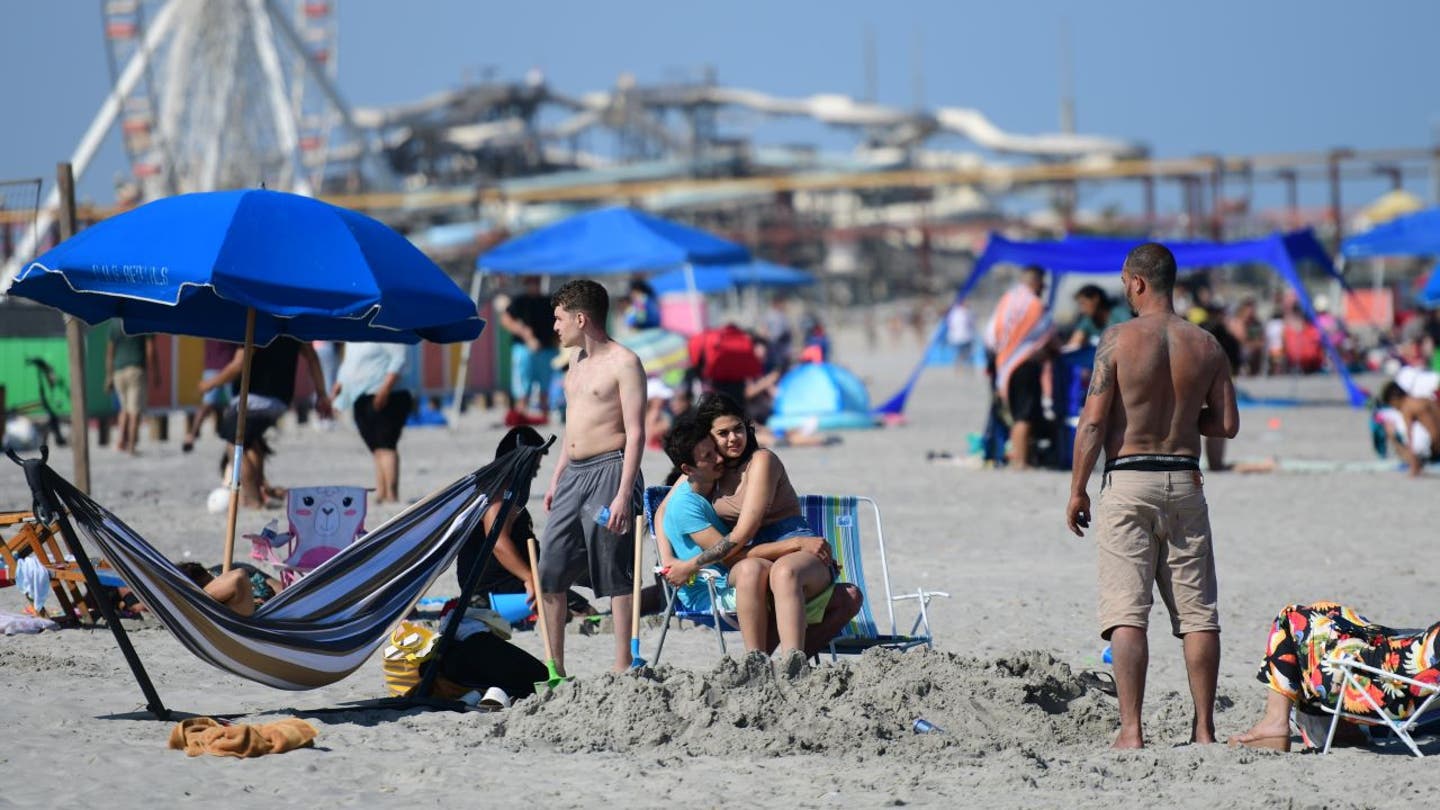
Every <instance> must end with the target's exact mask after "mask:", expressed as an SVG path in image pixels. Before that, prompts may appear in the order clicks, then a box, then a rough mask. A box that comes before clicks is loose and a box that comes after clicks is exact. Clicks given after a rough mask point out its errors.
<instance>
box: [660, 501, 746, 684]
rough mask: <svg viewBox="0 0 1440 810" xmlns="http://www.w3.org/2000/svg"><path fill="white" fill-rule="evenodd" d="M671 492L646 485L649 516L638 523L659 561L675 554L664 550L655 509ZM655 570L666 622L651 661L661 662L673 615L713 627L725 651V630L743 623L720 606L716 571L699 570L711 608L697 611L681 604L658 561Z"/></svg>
mask: <svg viewBox="0 0 1440 810" xmlns="http://www.w3.org/2000/svg"><path fill="white" fill-rule="evenodd" d="M669 492H670V487H646V488H645V496H644V502H645V503H644V513H645V516H644V517H645V519H644V520H642V521H641V522H640V525H637V526H636V527H635V531H637V532H649V533H650V541H651V543H652V544H653V545H654V546H655V560H656V562H657V563H658V562H659V561H660V560H663V559H665V557H666V556H670V557H673V556H675V554H674V550H673V549H671V550H669V551H670V553H669V554H668V555H667V554H661V553H660V542H661V541H660V533H659V532H657V531H655V512H656V511H657V510H658V509H659V508H660V502H661V501H664V500H665V496H666V495H667V494H668V493H669ZM654 570H655V574H656V579H658V580H659V581H660V587H661V589H662V591H663V592H664V594H665V618H664V623H663V624H662V625H661V627H660V638H659V640H658V641H656V643H655V655H654V657H653V658H651V660H650V663H651V665H652V666H653V665H658V664H659V663H660V654H661V653H662V652H663V651H664V650H665V636H666V634H668V633H669V632H670V620H671V619H680V620H682V621H688V622H692V623H694V624H697V625H699V626H701V627H708V628H710V629H711V630H713V631H714V632H715V641H716V644H717V645H718V646H719V648H720V654H721V655H724V654H725V631H727V630H730V631H738V630H739V629H740V624H739V621H738V620H737V619H736V618H735V616H734V615H733V614H729V613H722V612H721V611H720V609H719V607H718V606H717V605H718V604H719V599H718V598H717V597H716V593H715V579H716V577H715V574H714V572H712V571H708V570H702V571H701V572H700V573H699V574H698V576H699V578H700V579H701V581H703V582H704V583H705V586H706V587H707V588H708V589H709V590H710V610H708V611H693V610H687V609H686V608H685V606H684V605H682V604H680V599H679V597H678V596H677V595H676V591H677V588H676V587H675V586H674V585H671V584H670V583H669V581H667V580H666V579H665V577H663V576H661V575H660V570H661V569H660V567H659V566H658V565H657V567H656V568H655V569H654Z"/></svg>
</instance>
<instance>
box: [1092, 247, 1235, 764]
mask: <svg viewBox="0 0 1440 810" xmlns="http://www.w3.org/2000/svg"><path fill="white" fill-rule="evenodd" d="M1120 280H1121V282H1122V283H1123V284H1124V285H1125V300H1126V301H1127V302H1128V303H1129V304H1130V306H1131V308H1132V309H1133V310H1134V311H1135V313H1136V315H1137V317H1136V318H1135V319H1134V320H1130V321H1127V322H1125V323H1122V324H1116V325H1114V326H1112V327H1111V328H1109V329H1106V330H1105V331H1104V332H1103V333H1102V334H1101V336H1100V346H1099V348H1098V349H1097V350H1096V353H1095V368H1094V372H1093V374H1092V376H1091V379H1090V390H1089V393H1088V394H1087V396H1086V400H1085V406H1084V410H1082V411H1081V413H1080V423H1079V426H1078V428H1077V430H1076V433H1075V456H1074V457H1075V466H1074V470H1073V473H1072V475H1071V479H1070V501H1069V503H1068V504H1067V505H1066V508H1065V517H1066V522H1067V523H1068V525H1069V527H1070V531H1072V532H1074V533H1075V534H1076V536H1079V537H1083V536H1084V531H1083V530H1084V529H1086V528H1088V527H1089V526H1090V521H1091V511H1090V496H1089V495H1088V494H1087V493H1086V484H1087V482H1088V480H1089V478H1090V473H1091V471H1092V470H1093V469H1094V468H1095V462H1096V460H1097V459H1098V458H1099V456H1100V450H1101V448H1104V450H1105V459H1106V460H1105V472H1104V477H1103V479H1102V484H1101V495H1100V499H1099V504H1098V507H1099V508H1098V510H1097V511H1096V512H1095V514H1094V517H1095V521H1096V527H1095V539H1096V547H1097V549H1098V551H1099V579H1100V629H1101V633H1100V636H1101V638H1104V639H1106V640H1108V641H1109V642H1110V645H1111V649H1112V654H1113V656H1114V661H1115V687H1116V691H1117V696H1118V697H1119V700H1120V733H1119V736H1118V737H1116V739H1115V744H1114V747H1116V748H1141V747H1143V746H1144V744H1145V737H1144V734H1143V733H1142V731H1141V723H1140V713H1141V707H1142V705H1143V703H1144V699H1145V672H1146V669H1147V668H1148V667H1149V663H1150V650H1149V642H1148V640H1147V638H1146V628H1147V627H1148V625H1149V617H1150V608H1151V605H1152V604H1153V602H1154V597H1153V594H1152V592H1153V590H1154V587H1155V586H1156V585H1159V587H1160V597H1161V598H1162V599H1163V600H1164V601H1165V607H1166V608H1167V609H1169V611H1170V624H1171V628H1172V630H1173V632H1174V633H1175V635H1176V636H1177V637H1179V638H1180V639H1182V640H1183V644H1184V650H1185V669H1186V671H1187V673H1188V676H1189V681H1190V696H1191V698H1192V700H1193V701H1194V704H1195V715H1194V720H1193V725H1192V730H1191V741H1192V742H1201V743H1210V742H1214V741H1215V718H1214V713H1215V687H1216V680H1217V678H1218V676H1219V670H1220V621H1219V613H1218V611H1217V609H1216V601H1217V596H1216V591H1217V588H1216V582H1215V558H1214V554H1213V550H1212V548H1211V538H1210V516H1209V512H1208V507H1207V505H1206V503H1205V492H1204V488H1203V485H1204V476H1203V475H1202V474H1201V472H1200V444H1201V437H1202V436H1223V437H1224V438H1227V439H1233V438H1234V437H1235V434H1236V433H1238V432H1239V430H1240V414H1239V411H1238V410H1237V409H1236V405H1235V387H1234V383H1233V382H1232V380H1231V378H1230V361H1229V360H1228V359H1227V358H1226V356H1225V352H1224V351H1223V350H1222V349H1221V348H1220V344H1219V343H1218V342H1216V340H1215V337H1214V336H1213V335H1211V334H1210V333H1208V332H1206V331H1205V330H1203V329H1201V328H1200V327H1198V326H1195V325H1194V324H1191V323H1189V322H1188V321H1186V320H1185V319H1184V318H1181V317H1179V316H1178V315H1176V314H1175V308H1174V303H1173V302H1172V295H1173V292H1174V287H1175V257H1174V256H1173V255H1171V253H1170V251H1169V250H1168V249H1167V248H1165V247H1164V246H1163V245H1158V244H1155V243H1148V244H1144V245H1141V246H1139V247H1137V248H1135V249H1134V250H1132V251H1130V254H1129V255H1128V256H1126V257H1125V264H1124V267H1123V268H1122V270H1121V272H1120Z"/></svg>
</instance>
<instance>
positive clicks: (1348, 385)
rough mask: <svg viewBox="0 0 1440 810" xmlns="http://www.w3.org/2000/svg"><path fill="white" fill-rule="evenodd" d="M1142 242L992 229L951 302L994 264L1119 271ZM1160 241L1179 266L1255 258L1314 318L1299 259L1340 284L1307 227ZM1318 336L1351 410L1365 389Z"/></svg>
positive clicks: (891, 408) (897, 401) (905, 393)
mask: <svg viewBox="0 0 1440 810" xmlns="http://www.w3.org/2000/svg"><path fill="white" fill-rule="evenodd" d="M1143 241H1144V240H1141V239H1110V238H1096V237H1078V236H1071V237H1067V238H1066V239H1064V240H1062V241H1037V242H1022V241H1013V240H1010V239H1006V238H1005V237H1003V236H1001V235H1000V234H998V233H991V234H990V239H989V243H988V244H987V245H986V247H985V252H984V253H982V254H981V255H980V258H979V259H977V260H976V261H975V268H974V269H973V270H971V272H970V277H969V278H967V279H966V280H965V284H964V285H963V286H961V288H960V291H959V292H958V293H957V294H956V300H957V301H964V300H965V299H966V297H968V296H969V295H970V293H971V291H973V290H974V289H975V286H976V285H977V284H979V283H980V279H982V278H984V277H985V275H986V274H987V273H989V272H990V271H991V270H992V269H993V268H994V267H995V266H996V265H997V264H1017V265H1035V266H1039V267H1043V268H1045V269H1046V270H1048V271H1050V272H1051V273H1054V274H1055V275H1057V276H1059V275H1062V274H1065V273H1092V274H1094V273H1113V274H1115V275H1119V273H1120V267H1121V265H1123V264H1124V263H1125V256H1126V254H1128V253H1129V252H1130V251H1131V250H1132V249H1133V248H1134V247H1135V246H1137V245H1139V244H1141V243H1142V242H1143ZM1165 245H1166V247H1168V248H1170V250H1171V251H1172V252H1173V253H1174V254H1175V262H1176V264H1177V265H1179V266H1180V267H1186V268H1197V267H1213V266H1216V265H1222V264H1235V263H1239V262H1260V263H1264V264H1268V265H1270V266H1271V267H1273V268H1275V271H1276V272H1277V273H1279V274H1280V276H1281V277H1282V278H1284V279H1285V281H1286V282H1287V283H1288V284H1289V285H1290V286H1291V288H1292V289H1293V290H1294V291H1295V296H1296V299H1297V301H1298V302H1299V304H1300V307H1301V309H1302V310H1303V311H1304V312H1305V315H1306V317H1308V318H1310V319H1311V320H1314V319H1315V317H1316V313H1315V307H1314V304H1312V303H1311V301H1310V295H1309V293H1307V292H1306V291H1305V285H1304V284H1302V283H1301V281H1300V275H1299V272H1298V271H1297V270H1296V265H1297V264H1299V263H1300V262H1304V261H1310V262H1314V263H1316V264H1317V265H1319V266H1320V268H1321V269H1322V270H1324V271H1325V273H1326V274H1327V275H1329V276H1330V277H1332V278H1334V279H1336V280H1337V281H1339V282H1340V283H1341V284H1342V285H1344V284H1345V280H1344V278H1343V277H1342V276H1341V275H1340V273H1339V272H1338V271H1337V270H1336V269H1335V266H1334V265H1333V264H1332V263H1331V261H1330V256H1329V254H1328V253H1326V252H1325V248H1324V246H1323V245H1321V244H1320V241H1319V240H1318V239H1316V238H1315V233H1314V232H1313V231H1311V230H1309V229H1306V230H1303V231H1295V232H1293V233H1287V234H1280V233H1276V234H1272V235H1270V236H1266V237H1262V238H1259V239H1246V240H1242V241H1238V242H1191V241H1177V242H1166V243H1165ZM1056 286H1057V285H1051V296H1052V297H1053V296H1054V294H1055V292H1054V291H1055V287H1056ZM1347 289H1348V287H1347ZM942 326H943V325H942ZM942 335H943V330H942V329H937V330H936V332H935V335H934V337H933V338H932V342H933V341H935V340H939V339H941V336H942ZM1321 340H1322V342H1323V343H1324V346H1325V351H1326V353H1327V354H1328V355H1329V357H1330V361H1331V363H1332V364H1333V365H1334V366H1335V368H1336V370H1337V371H1338V372H1339V374H1340V379H1341V382H1342V383H1343V384H1344V386H1345V391H1346V394H1347V395H1348V397H1349V399H1350V403H1351V404H1352V405H1354V406H1355V407H1357V408H1358V407H1360V406H1362V405H1364V404H1365V401H1366V399H1367V396H1366V393H1365V392H1364V391H1363V390H1361V388H1360V387H1359V386H1358V385H1356V384H1355V381H1354V379H1352V378H1351V376H1350V372H1349V370H1348V369H1346V368H1345V364H1344V363H1343V362H1342V361H1341V359H1340V355H1339V353H1338V352H1337V351H1336V349H1335V347H1334V346H1333V345H1332V344H1331V343H1330V341H1329V338H1328V337H1327V336H1326V335H1325V334H1324V332H1323V331H1322V332H1321ZM924 369H925V359H924V357H922V358H921V360H920V363H919V365H918V366H917V367H916V368H915V370H914V371H913V372H911V374H910V378H909V379H908V380H906V382H905V385H904V387H903V388H901V389H900V391H899V392H898V393H896V394H895V396H893V397H891V398H890V399H889V400H888V401H887V402H886V403H885V404H883V405H881V406H880V407H879V408H877V409H876V410H877V412H878V413H881V414H885V415H895V416H898V415H899V414H901V413H902V412H903V411H904V409H905V400H906V399H907V398H908V397H909V396H910V391H911V390H912V389H913V388H914V387H915V383H916V382H917V381H918V380H919V378H920V373H921V372H922V371H924Z"/></svg>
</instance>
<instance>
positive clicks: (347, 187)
mask: <svg viewBox="0 0 1440 810" xmlns="http://www.w3.org/2000/svg"><path fill="white" fill-rule="evenodd" d="M102 13H103V15H104V32H105V42H106V48H107V52H108V55H109V64H110V72H111V81H112V92H111V93H110V95H109V96H108V97H107V98H106V100H105V102H104V103H103V104H102V105H101V107H100V109H99V110H98V111H97V113H96V115H95V118H94V120H93V121H92V123H91V125H90V127H89V128H88V129H87V130H86V131H85V133H84V134H83V136H82V137H81V138H80V141H79V144H78V146H77V147H76V148H75V150H74V153H73V154H72V156H71V157H70V162H71V163H72V164H73V166H74V170H75V172H76V174H77V175H79V174H83V173H84V172H85V171H86V169H87V168H89V166H90V164H91V162H92V159H93V158H94V156H95V154H96V151H97V150H98V148H99V146H100V145H101V143H102V142H103V141H104V139H105V138H106V137H107V136H109V135H110V134H111V133H112V132H114V131H116V130H118V131H119V133H120V137H121V138H122V140H123V143H124V148H125V154H126V156H127V158H128V160H129V172H128V176H127V177H126V178H124V180H123V182H121V183H119V184H118V185H117V189H116V191H117V195H116V196H117V202H116V206H115V207H118V208H123V207H128V206H131V205H134V204H136V203H138V202H143V201H145V200H148V199H153V198H155V197H159V196H165V195H169V194H177V193H184V192H191V191H203V190H211V189H219V188H236V187H255V186H259V185H261V184H263V185H265V186H266V187H269V188H276V189H287V190H291V191H295V192H298V193H302V194H315V195H321V196H324V197H325V198H327V199H330V200H332V201H334V202H337V203H339V204H342V205H346V206H349V207H352V208H358V209H362V210H367V211H370V212H371V213H373V214H374V215H376V216H378V217H380V218H381V219H384V220H386V221H387V222H390V223H391V224H393V225H395V226H397V227H399V228H401V229H402V230H404V231H406V232H407V233H409V234H410V235H411V238H412V239H413V240H415V241H416V242H417V244H420V245H421V247H423V248H425V249H426V250H427V251H429V252H431V253H432V255H435V256H436V257H437V258H438V259H440V260H441V261H443V262H446V263H447V264H451V265H452V266H454V267H455V268H457V269H459V268H462V267H465V266H467V265H468V266H473V265H470V264H468V263H473V259H474V256H475V255H476V254H477V252H478V251H479V249H480V247H481V246H482V245H483V244H485V243H486V242H487V241H488V240H493V239H494V238H495V234H497V233H500V232H514V231H516V230H520V229H524V228H528V227H531V226H534V225H539V224H543V223H545V222H548V221H551V220H553V219H556V218H558V217H560V216H564V215H566V214H569V213H573V212H574V211H577V210H580V209H582V208H584V207H589V206H594V205H598V204H605V203H616V202H618V203H626V204H634V205H641V206H644V207H646V208H648V209H650V210H654V211H658V212H661V213H663V214H665V215H667V216H672V217H676V218H680V219H684V220H688V221H691V222H695V223H697V224H701V225H705V226H707V227H710V228H714V229H716V230H719V231H721V232H725V233H728V234H730V235H732V236H734V237H736V238H739V239H742V240H744V241H746V242H747V243H748V244H750V245H751V246H752V247H754V248H756V250H757V252H759V253H760V254H762V255H764V256H766V257H767V258H771V259H774V260H778V261H781V262H786V263H791V264H796V265H800V266H804V267H808V268H815V269H823V270H827V271H829V272H832V273H835V274H841V275H844V274H855V273H857V272H862V268H864V270H863V274H864V275H867V276H868V275H871V273H872V272H874V271H873V270H872V269H870V268H872V267H873V266H875V265H877V264H878V265H885V264H889V265H891V267H890V272H888V273H884V275H888V276H892V277H893V276H903V277H912V276H916V277H923V276H926V275H928V274H929V273H930V269H931V268H930V263H929V257H930V252H931V250H932V249H933V250H937V251H941V252H944V251H946V250H949V249H951V248H955V249H958V250H961V251H964V250H968V249H969V248H970V247H973V246H974V244H975V242H976V239H977V238H978V236H979V235H980V234H983V232H984V230H985V229H986V228H987V227H992V226H996V225H999V224H1005V223H1006V222H1009V221H1012V220H1013V218H1014V216H1015V215H1016V213H1017V211H1018V210H1020V208H1021V207H1023V206H1015V205H1011V204H1010V202H1011V201H1012V200H1013V199H1014V198H1015V197H1016V196H1017V195H1028V197H1029V199H1030V203H1029V207H1028V211H1026V212H1025V213H1024V214H1023V216H1024V218H1025V219H1026V220H1027V222H1028V224H1029V225H1031V226H1035V227H1038V228H1039V229H1042V230H1049V231H1051V232H1057V233H1058V232H1061V231H1064V230H1068V229H1071V228H1073V227H1075V226H1076V225H1081V226H1086V227H1103V226H1104V225H1105V224H1106V223H1097V221H1096V219H1097V217H1099V215H1097V214H1096V213H1095V212H1092V211H1086V210H1084V209H1083V208H1082V206H1081V205H1080V192H1081V189H1082V187H1090V186H1093V185H1095V184H1098V183H1105V182H1125V183H1129V184H1132V185H1136V186H1138V189H1139V194H1138V195H1137V197H1138V199H1139V200H1140V205H1141V207H1142V209H1143V213H1142V214H1139V215H1134V216H1133V217H1132V218H1131V219H1130V220H1128V221H1126V222H1124V223H1121V224H1123V225H1125V226H1128V227H1129V228H1130V230H1132V231H1133V230H1137V229H1141V230H1164V231H1167V232H1169V233H1178V234H1180V235H1193V236H1202V235H1203V236H1208V237H1221V236H1224V235H1226V233H1227V232H1228V233H1229V234H1230V235H1238V234H1239V233H1241V232H1251V231H1255V230H1259V229H1262V228H1273V227H1293V226H1296V225H1299V224H1302V223H1310V224H1318V225H1321V226H1322V227H1329V229H1330V235H1331V236H1332V238H1333V237H1334V236H1336V235H1338V232H1339V226H1340V225H1341V223H1342V208H1341V202H1342V201H1341V194H1340V191H1341V185H1342V183H1343V182H1344V181H1347V180H1353V179H1368V180H1369V181H1371V182H1373V181H1374V179H1375V178H1376V176H1377V174H1378V175H1381V176H1384V177H1388V178H1390V181H1391V183H1392V184H1393V186H1394V187H1395V188H1400V187H1401V185H1402V183H1403V178H1404V176H1405V175H1406V174H1410V175H1412V176H1413V175H1415V174H1416V173H1417V172H1423V173H1428V175H1429V176H1430V177H1431V178H1432V179H1434V178H1435V177H1436V176H1437V174H1440V173H1437V172H1436V171H1435V168H1434V166H1435V162H1436V157H1437V150H1436V149H1434V148H1418V149H1391V150H1375V151H1368V152H1362V151H1353V150H1346V149H1336V150H1329V151H1325V152H1314V153H1301V154H1277V155H1255V156H1247V157H1233V156H1222V155H1203V156H1198V157H1190V158H1178V159H1176V158H1167V159H1157V158H1151V157H1149V155H1148V151H1147V149H1146V147H1145V146H1144V145H1142V144H1140V143H1138V142H1136V141H1132V140H1126V139H1120V138H1112V137H1103V136H1096V135H1085V134H1077V133H1075V132H1073V131H1069V130H1073V126H1070V125H1069V122H1071V121H1073V103H1072V102H1071V101H1070V100H1069V99H1063V100H1062V104H1061V115H1060V116H1059V118H1060V120H1061V121H1062V122H1065V124H1064V125H1062V127H1061V129H1062V130H1066V131H1061V132H1056V133H1052V134H1038V135H1037V134H1017V133H1012V132H1007V131H1005V130H1003V129H1001V128H1000V127H999V126H997V125H996V124H995V123H993V122H992V121H990V119H988V118H987V117H986V116H985V115H984V114H983V113H981V112H980V111H977V110H974V109H968V108H962V107H953V106H939V107H934V108H930V109H921V108H900V107H897V106H890V105H885V104H879V103H875V102H873V101H863V100H857V99H855V98H852V97H849V96H845V95H838V94H817V95H811V96H807V97H803V98H784V97H779V96H775V95H771V94H767V93H764V92H760V91H756V90H749V89H740V88H734V87H727V86H724V85H723V84H721V83H720V82H719V81H718V80H717V77H716V75H715V74H714V73H713V72H710V71H707V72H706V74H705V75H704V76H702V77H700V78H698V79H697V80H694V81H687V82H677V83H666V84H656V85H648V84H642V83H639V82H637V81H635V80H634V79H633V78H632V77H629V76H621V77H620V78H619V79H618V80H617V81H616V82H615V85H614V86H613V87H612V88H610V89H608V90H601V91H597V92H589V93H582V94H573V93H567V92H563V91H561V90H559V89H557V88H554V87H551V86H550V85H549V84H548V83H547V82H546V81H545V78H544V76H543V75H542V74H541V73H539V72H538V71H532V72H531V73H530V74H528V75H526V76H524V77H523V78H522V79H521V80H519V81H513V82H504V81H496V80H489V79H487V80H485V81H481V82H478V83H468V84H466V85H464V86H461V87H459V88H457V89H452V90H446V91H443V92H439V93H436V94H434V95H432V96H429V97H427V98H424V99H421V100H418V101H415V102H413V103H408V104H402V105H399V106H395V107H388V108H364V107H353V106H351V105H350V104H348V103H347V101H346V99H345V96H344V95H343V94H342V93H341V92H340V89H339V87H338V86H337V83H336V65H337V60H338V57H339V40H338V38H337V24H336V6H335V4H333V3H332V2H330V0H233V2H209V1H208V0H105V2H103V3H102ZM777 118H788V119H802V120H809V121H813V122H816V123H818V124H821V125H824V126H827V127H830V128H836V129H840V130H842V131H846V132H849V133H852V134H853V141H854V146H853V148H852V149H849V150H848V151H844V152H831V151H822V150H820V149H818V148H815V147H811V146H793V145H792V146H767V145H762V144H761V143H759V142H758V141H757V140H756V139H755V137H754V135H755V133H754V130H755V129H757V128H758V127H759V125H760V124H762V123H763V122H764V121H766V120H769V119H777ZM962 141H964V142H968V143H969V144H970V145H971V148H969V149H964V150H961V149H957V148H956V147H957V146H963V144H962V143H961V142H962ZM1259 182H1278V183H1281V184H1283V185H1284V187H1285V189H1286V195H1285V199H1286V203H1287V206H1286V208H1285V209H1284V210H1283V212H1282V213H1281V214H1280V215H1279V217H1278V219H1277V218H1275V217H1271V218H1270V219H1268V220H1267V219H1262V218H1260V214H1261V212H1258V211H1255V210H1251V206H1250V199H1251V195H1252V193H1253V190H1254V188H1255V186H1256V184H1257V183H1259ZM1302 183H1323V184H1327V185H1328V187H1329V195H1328V198H1327V199H1325V200H1324V201H1323V202H1324V205H1323V206H1319V207H1316V208H1313V209H1302V208H1301V207H1300V200H1299V189H1300V188H1301V185H1302ZM1158 186H1169V187H1173V188H1175V189H1177V190H1178V191H1179V192H1180V197H1179V200H1180V204H1179V206H1178V210H1179V212H1180V213H1179V214H1178V215H1173V216H1171V217H1168V218H1165V217H1161V216H1160V215H1159V214H1158V213H1157V210H1158V207H1157V202H1156V196H1157V187H1158ZM57 200H58V198H57V197H56V195H55V194H54V193H52V194H51V195H50V196H49V198H48V199H47V200H46V201H45V202H44V203H43V204H41V206H40V210H39V212H38V215H37V214H36V213H35V212H33V211H30V212H23V211H9V212H7V211H4V210H0V232H3V233H6V235H7V238H6V239H4V240H0V246H3V247H4V248H5V249H4V250H3V251H0V252H3V253H6V254H9V255H8V256H0V258H4V259H6V262H5V263H4V265H3V268H4V272H3V274H0V289H4V287H5V286H6V285H8V280H9V277H10V275H11V274H13V273H14V272H15V271H16V269H17V268H18V261H19V259H20V258H22V257H27V256H33V255H35V253H37V252H39V251H38V248H41V247H43V246H44V244H46V243H47V242H48V241H50V240H51V239H53V232H52V231H53V229H52V225H53V221H54V220H53V214H54V212H55V210H56V204H57ZM1002 203H1004V204H1005V205H1006V208H1005V209H1003V210H1002V207H1001V204H1002ZM1170 209H1171V210H1176V209H1175V207H1174V206H1171V207H1170ZM113 210H115V209H114V208H110V207H107V208H95V207H91V208H89V209H86V210H82V214H81V216H82V218H85V219H90V220H93V219H96V218H100V217H103V216H105V215H107V214H108V213H110V212H111V211H113ZM1110 224H1113V223H1110ZM895 262H900V263H901V266H895ZM911 271H915V272H911Z"/></svg>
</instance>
